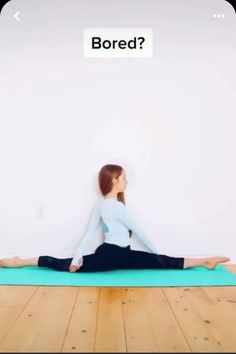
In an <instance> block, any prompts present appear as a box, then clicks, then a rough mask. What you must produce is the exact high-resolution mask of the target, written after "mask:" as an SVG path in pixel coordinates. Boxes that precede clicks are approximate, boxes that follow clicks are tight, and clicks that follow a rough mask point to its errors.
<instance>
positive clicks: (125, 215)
mask: <svg viewBox="0 0 236 354" xmlns="http://www.w3.org/2000/svg"><path fill="white" fill-rule="evenodd" d="M119 214H120V215H119V219H120V221H121V222H122V223H123V224H124V225H125V226H126V227H127V228H128V229H130V230H131V231H133V232H134V233H135V235H136V236H137V237H138V238H139V239H140V241H142V243H143V244H144V245H145V246H146V247H147V248H148V249H149V250H150V251H152V252H153V253H156V254H158V253H159V252H158V250H157V247H156V246H155V245H154V244H153V243H152V242H151V240H150V239H149V238H148V236H147V235H146V233H145V232H144V231H143V230H142V229H141V228H140V227H138V226H137V225H136V223H135V222H134V220H133V218H132V216H131V215H130V213H129V211H128V209H127V207H126V206H125V205H124V204H121V208H120V213H119Z"/></svg>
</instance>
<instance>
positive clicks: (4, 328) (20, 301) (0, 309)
mask: <svg viewBox="0 0 236 354" xmlns="http://www.w3.org/2000/svg"><path fill="white" fill-rule="evenodd" d="M37 288H38V287H37V286H15V285H13V286H9V285H7V286H6V285H4V286H0V343H1V341H2V340H3V338H4V337H5V336H6V334H7V332H8V331H9V330H10V328H11V327H12V326H13V325H14V323H15V321H16V320H17V318H18V317H19V315H20V314H21V312H22V311H23V309H24V307H25V306H26V304H27V303H28V302H29V300H30V298H31V297H32V296H33V294H34V293H35V291H37Z"/></svg>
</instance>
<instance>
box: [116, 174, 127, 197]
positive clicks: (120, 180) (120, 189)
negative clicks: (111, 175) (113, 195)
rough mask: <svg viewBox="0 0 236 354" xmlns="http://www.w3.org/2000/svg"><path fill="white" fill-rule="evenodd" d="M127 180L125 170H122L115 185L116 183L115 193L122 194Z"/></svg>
mask: <svg viewBox="0 0 236 354" xmlns="http://www.w3.org/2000/svg"><path fill="white" fill-rule="evenodd" d="M127 183H128V181H127V179H126V173H125V170H122V173H121V175H120V176H119V177H118V178H117V183H116V188H117V192H118V193H120V192H124V190H125V189H126V186H127Z"/></svg>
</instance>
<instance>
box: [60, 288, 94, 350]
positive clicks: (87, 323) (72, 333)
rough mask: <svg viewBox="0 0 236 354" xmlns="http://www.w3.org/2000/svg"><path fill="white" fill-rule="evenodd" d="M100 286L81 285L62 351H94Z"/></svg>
mask: <svg viewBox="0 0 236 354" xmlns="http://www.w3.org/2000/svg"><path fill="white" fill-rule="evenodd" d="M99 292H100V288H95V287H91V288H89V287H81V288H80V289H79V293H78V297H77V300H76V304H75V307H74V310H73V314H72V318H71V321H70V325H69V328H68V331H67V334H66V337H65V342H64V344H63V347H62V352H83V353H85V352H93V351H94V348H95V337H96V327H97V313H98V301H99Z"/></svg>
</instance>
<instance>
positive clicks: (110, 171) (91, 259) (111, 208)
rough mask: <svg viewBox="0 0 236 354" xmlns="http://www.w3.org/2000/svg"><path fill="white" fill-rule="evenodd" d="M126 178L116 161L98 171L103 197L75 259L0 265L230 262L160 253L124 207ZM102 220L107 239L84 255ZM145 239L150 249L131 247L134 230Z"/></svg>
mask: <svg viewBox="0 0 236 354" xmlns="http://www.w3.org/2000/svg"><path fill="white" fill-rule="evenodd" d="M126 185H127V180H126V173H125V170H124V169H123V168H122V167H121V166H119V165H114V164H109V165H105V166H103V167H102V168H101V170H100V172H99V187H100V190H101V193H102V197H101V198H100V199H99V200H98V201H97V202H96V203H95V206H94V207H93V210H92V213H91V218H90V222H89V225H88V228H87V231H86V233H85V235H84V237H83V239H82V241H81V242H80V244H79V247H78V249H77V250H76V252H75V255H74V257H73V258H63V259H60V258H55V257H51V256H39V257H34V258H29V259H21V258H20V257H13V258H6V259H1V260H0V267H23V266H39V267H48V268H53V269H55V270H60V271H69V272H96V271H106V270H114V269H148V268H149V269H151V268H152V269H158V268H162V269H163V268H166V269H186V268H191V267H206V268H208V269H214V268H215V267H216V265H217V264H218V263H224V262H227V261H229V260H230V259H229V258H228V257H207V258H183V257H170V256H166V255H160V254H158V250H157V248H156V246H155V245H154V244H153V243H152V242H151V240H149V239H148V237H147V236H146V234H145V232H144V231H143V230H142V229H140V228H139V227H138V226H137V225H136V224H135V222H134V221H133V219H132V217H131V215H130V213H129V211H128V209H127V207H126V206H125V197H124V190H125V189H126ZM100 222H102V226H103V233H104V236H105V242H103V243H102V244H101V245H100V246H99V247H97V249H96V250H95V253H93V254H89V255H84V253H85V252H84V251H85V248H86V245H88V244H89V242H90V241H91V240H92V238H93V237H94V234H95V231H96V229H97V227H98V225H99V223H100ZM132 232H133V233H135V234H136V236H137V237H138V238H139V239H140V240H141V241H142V242H143V244H144V245H145V246H146V247H147V248H148V249H149V250H150V251H151V252H143V251H136V250H131V249H130V245H129V237H130V236H131V233H132Z"/></svg>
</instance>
